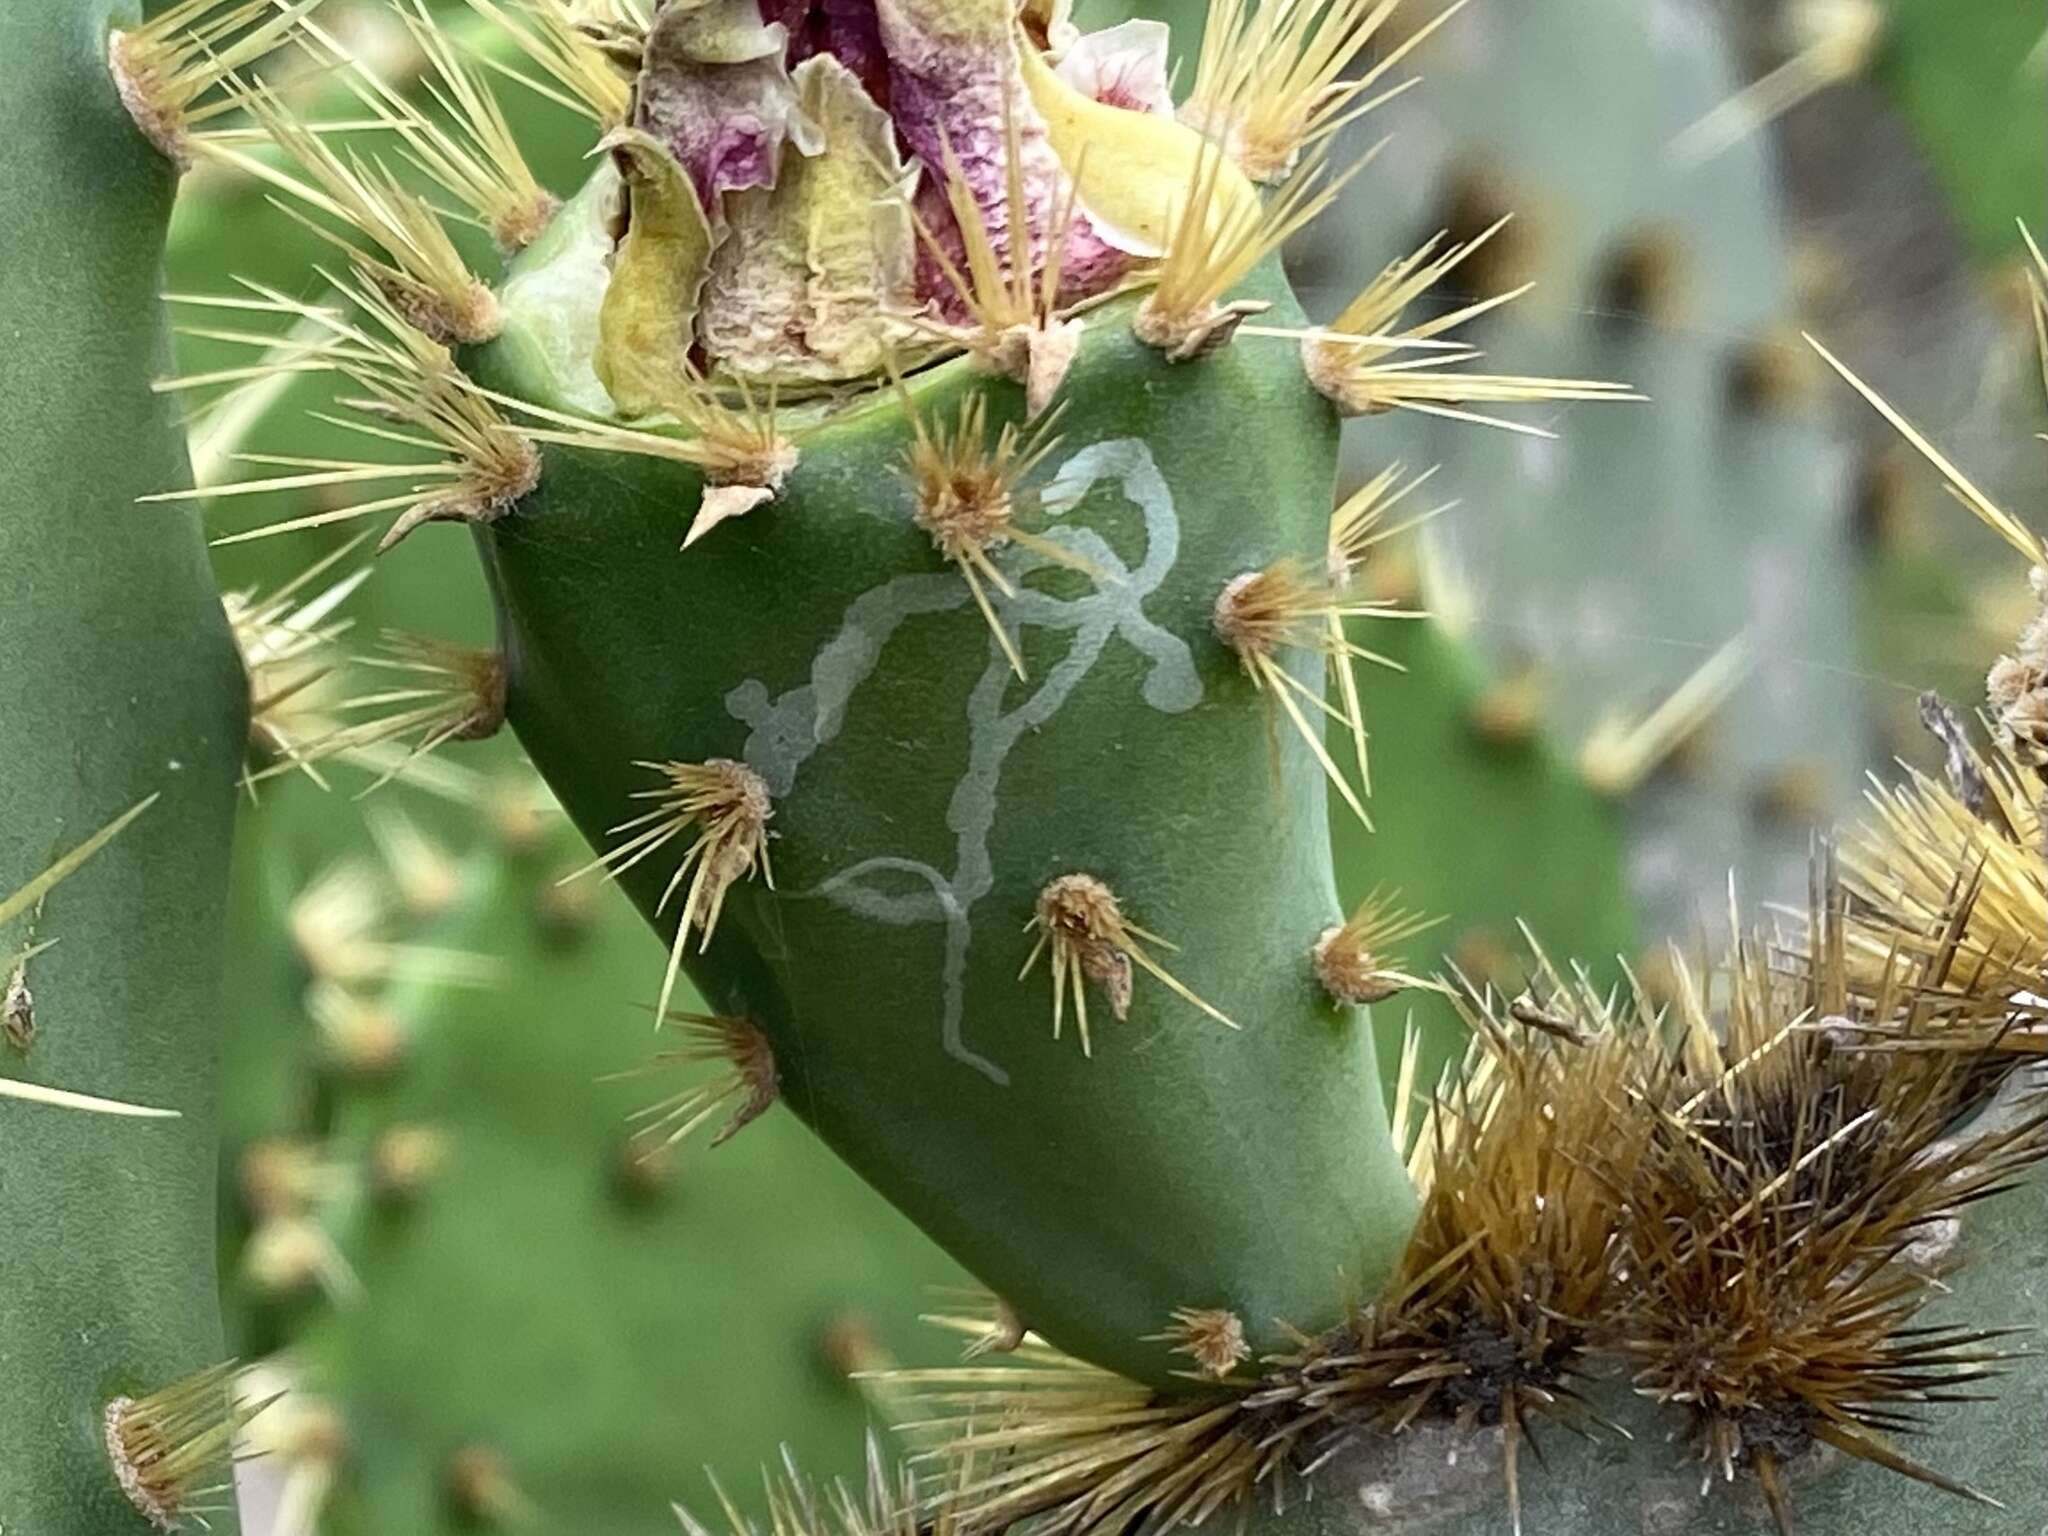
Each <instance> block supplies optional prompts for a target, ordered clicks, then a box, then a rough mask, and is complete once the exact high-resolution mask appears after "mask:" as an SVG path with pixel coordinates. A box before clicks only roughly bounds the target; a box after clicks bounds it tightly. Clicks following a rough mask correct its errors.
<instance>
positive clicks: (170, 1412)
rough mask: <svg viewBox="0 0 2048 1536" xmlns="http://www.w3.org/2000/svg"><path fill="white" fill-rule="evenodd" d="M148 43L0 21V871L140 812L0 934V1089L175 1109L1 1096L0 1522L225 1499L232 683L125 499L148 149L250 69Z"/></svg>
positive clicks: (139, 480) (231, 670)
mask: <svg viewBox="0 0 2048 1536" xmlns="http://www.w3.org/2000/svg"><path fill="white" fill-rule="evenodd" d="M192 9H193V8H191V7H186V8H184V10H185V11H187V12H189V11H191V10H192ZM180 20H181V17H180V13H179V12H178V11H175V10H174V11H172V12H171V13H170V14H169V15H168V16H166V17H164V18H161V22H162V24H163V25H164V26H175V25H177V24H179V22H180ZM259 30H260V29H259ZM163 41H164V35H163V33H162V31H161V30H160V29H159V27H158V26H156V25H150V26H144V25H142V24H140V23H139V21H138V18H137V15H136V10H135V7H134V6H132V5H127V4H116V3H107V0H85V3H79V0H67V3H64V4H60V5H49V6H33V7H11V8H9V10H8V12H7V14H6V15H5V17H4V18H0V96H4V98H5V106H4V107H0V117H4V123H5V133H6V138H7V143H8V150H7V154H6V155H5V157H4V161H0V198H4V199H5V201H6V205H7V207H8V209H9V210H10V212H9V215H8V218H7V223H6V232H5V233H4V234H0V267H4V269H5V271H6V273H7V278H6V284H5V292H4V297H0V332H4V334H5V336H6V337H7V347H6V362H5V364H4V365H0V420H4V421H5V423H6V426H7V442H8V447H7V451H6V454H5V455H4V468H0V562H4V564H5V567H6V569H7V571H8V598H7V601H6V602H5V604H4V605H0V656H4V657H5V658H6V664H5V666H4V667H0V710H4V712H5V716H6V719H7V722H8V725H7V729H8V740H9V747H8V751H7V754H6V758H7V765H6V768H5V770H4V772H0V870H4V871H6V874H7V876H8V877H14V876H20V875H23V874H26V873H27V872H30V871H34V870H36V869H40V868H43V867H44V866H45V865H47V864H48V863H49V862H50V859H51V857H52V855H53V854H56V853H59V852H61V851H62V850H64V849H66V848H70V847H74V846H77V845H79V844H82V843H84V842H86V840H87V838H88V835H89V834H91V833H93V832H94V831H95V829H97V828H100V827H102V826H105V825H107V824H109V823H112V822H113V821H114V820H115V818H116V817H117V816H118V815H119V814H120V813H122V812H123V811H125V810H128V809H129V808H130V807H134V806H136V805H138V804H139V803H141V802H144V801H145V800H146V799H149V798H152V797H154V805H153V807H152V809H151V811H150V813H149V814H147V815H144V816H141V817H139V818H137V819H136V820H135V821H134V823H133V825H132V826H129V827H128V828H127V829H126V830H125V831H123V832H122V834H121V835H120V836H119V837H118V838H115V839H114V840H113V841H112V842H111V843H110V844H109V845H108V846H107V847H106V848H105V850H104V851H103V852H101V853H99V855H98V856H97V857H96V858H95V859H94V860H93V862H92V863H91V865H90V866H88V867H87V868H85V869H83V870H82V871H80V872H79V873H78V874H77V875H76V877H75V878H73V879H72V880H70V881H68V882H67V883H65V884H63V885H62V886H59V887H57V888H55V889H53V890H50V891H48V892H47V893H46V894H47V901H46V902H38V903H37V910H32V911H31V912H30V913H28V914H27V919H28V921H29V923H30V924H31V925H32V927H33V930H34V932H33V937H32V938H27V939H25V940H24V942H23V943H21V944H17V943H16V942H15V940H16V939H17V938H20V937H22V935H21V932H20V930H19V929H13V928H10V932H9V934H8V939H7V942H5V943H4V944H0V948H5V949H6V950H7V951H8V952H9V953H10V954H15V953H16V952H17V951H18V950H19V949H21V948H24V947H34V948H38V949H39V950H40V952H39V953H36V954H34V955H32V956H31V957H30V958H29V959H28V960H27V962H26V968H25V969H23V970H19V971H16V970H15V968H14V967H13V966H12V965H11V966H10V971H11V972H12V973H13V974H12V975H11V978H10V981H11V985H10V988H9V991H10V994H12V996H11V1000H10V1001H11V1006H10V1008H9V1017H10V1024H11V1026H12V1027H11V1028H10V1030H9V1038H8V1040H7V1042H6V1043H5V1044H0V1073H4V1075H5V1076H6V1077H7V1078H8V1079H9V1080H10V1081H11V1082H19V1083H22V1084H26V1085H38V1086H40V1085H54V1086H57V1087H62V1088H67V1089H75V1090H81V1091H86V1092H89V1093H91V1094H93V1095H96V1096H102V1097H105V1098H108V1099H112V1100H118V1101H123V1102H130V1103H137V1104H142V1105H148V1106H153V1107H156V1108H159V1109H163V1110H167V1111H172V1112H175V1114H176V1117H177V1118H175V1119H166V1120H162V1121H160V1122H156V1123H151V1124H139V1125H133V1126H128V1125H117V1124H116V1123H115V1122H113V1121H109V1120H106V1119H104V1118H101V1117H97V1116H88V1115H83V1114H65V1113H60V1112H57V1111H54V1110H45V1109H36V1108H34V1107H31V1106H22V1105H18V1104H14V1103H13V1102H12V1100H11V1099H8V1100H0V1148H4V1165H5V1168H6V1170H7V1171H6V1173H5V1175H4V1176H0V1225H4V1227H5V1230H6V1238H5V1241H4V1245H0V1249H4V1253H0V1289H4V1291H5V1294H6V1303H5V1306H4V1307H0V1359H4V1360H5V1362H6V1365H5V1375H6V1378H7V1389H6V1391H5V1393H4V1394H0V1442H4V1443H5V1445H6V1452H5V1454H4V1455H0V1521H4V1522H5V1523H6V1525H7V1526H8V1528H9V1529H10V1530H11V1529H20V1530H24V1531H28V1530H35V1531H47V1532H52V1533H63V1532H74V1531H75V1532H80V1533H84V1532H93V1533H96V1536H103V1533H108V1532H117V1531H118V1532H128V1531H135V1532H141V1531H147V1530H149V1529H151V1528H152V1526H153V1522H154V1524H155V1525H156V1526H158V1527H161V1526H162V1525H163V1524H164V1522H165V1521H167V1520H168V1519H170V1518H173V1517H175V1516H177V1515H178V1514H180V1513H182V1512H184V1511H185V1510H187V1509H190V1508H192V1507H193V1506H195V1505H204V1504H205V1503H206V1502H208V1501H209V1500H211V1499H214V1498H217V1497H218V1496H217V1494H214V1493H210V1492H203V1491H202V1490H206V1489H210V1488H211V1487H212V1485H213V1484H214V1483H215V1482H216V1481H217V1480H218V1477H219V1474H220V1472H221V1469H222V1467H223V1466H224V1465H225V1462H224V1459H223V1457H224V1454H225V1450H226V1446H225V1435H226V1432H227V1427H228V1425H229V1423H230V1421H231V1419H232V1417H233V1410H232V1408H231V1405H230V1402H229V1393H228V1389H227V1384H226V1380H225V1378H224V1377H221V1376H219V1375H217V1374H215V1375H208V1374H205V1373H206V1372H207V1371H208V1370H209V1368H210V1367H213V1366H214V1365H215V1364H216V1362H218V1361H219V1359H220V1349H221V1337H220V1322H219V1311H218V1307H217V1304H216V1301H215V1296H214V1287H213V1199H212V1176H213V1158H214V1151H213V1115H214V1093H215V1082H214V1066H215V1053H216V1050H217V1045H218V1040H217V1030H218V993H219V981H220V968H221V959H222V956H221V937H222V926H223V918H224V903H225V890H226V873H227V866H228V858H229V835H230V829H231V821H232V814H233V796H234V784H235V778H236V774H237V771H238V769H239V767H240V763H241V758H242V752H243V747H244V743H245V741H246V736H247V731H246V723H245V710H246V691H245V684H244V682H243V679H242V676H241V671H240V668H239V667H238V666H237V664H236V659H235V652H234V648H233V647H232V645H231V644H230V643H229V640H228V633H227V626H226V623H225V621H224V620H223V618H222V616H221V612H220V608H219V604H218V603H217V601H216V600H215V598H214V594H213V588H212V584H211V582H210V580H209V579H208V576H207V571H206V564H205V557H204V550H203V547H202V545H201V542H200V539H199V537H198V520H197V515H196V510H195V509H194V508H193V507H192V506H191V504H190V501H189V499H182V500H181V504H180V505H177V506H175V507H156V508H138V507H136V506H135V505H134V502H135V501H136V500H137V499H138V498H139V497H141V496H143V495H145V494H148V493H155V492H161V491H163V490H165V489H166V488H167V487H175V486H178V485H181V484H184V483H186V481H185V475H186V468H185V462H184V452H183V443H182V438H181V435H180V433H179V431H178V425H177V418H176V413H175V411H174V410H173V409H172V408H171V405H170V403H169V402H167V401H164V400H162V399H159V398H157V397H156V396H154V395H153V394H152V393H151V391H150V380H151V379H152V378H153V377H154V376H155V375H157V374H158V373H160V372H162V371H163V368H164V365H165V363H166V361H167V359H168V355H169V354H168V345H167V332H166V327H165V322H164V317H163V313H162V309H161V306H160V304H159V302H158V299H157V290H158V287H159V284H160V281H161V278H160V270H161V259H162V251H163V243H164V228H165V222H166V220H167V218H168V217H169V213H170V207H171V199H172V196H173V193H174V190H175V187H176V181H177V170H176V166H175V164H174V163H173V159H174V157H175V155H176V153H177V151H178V145H179V137H178V136H179V134H180V133H182V132H183V131H184V127H185V125H186V124H187V123H189V121H190V119H191V117H192V116H193V115H194V113H196V112H197V111H198V110H200V109H199V108H198V107H196V106H195V102H196V101H197V98H198V93H199V92H201V91H203V90H204V89H205V87H206V86H207V85H208V84H210V83H211V79H212V76H211V75H210V74H209V73H208V70H209V68H210V67H211V64H212V63H213V62H215V61H216V60H217V59H219V58H225V57H229V56H233V57H238V58H239V57H242V56H243V55H242V54H240V53H238V52H237V51H236V49H235V48H232V47H230V46H229V45H228V44H227V43H225V42H223V43H222V45H221V48H220V49H219V50H217V53H216V58H215V59H214V60H192V59H189V58H188V59H187V60H185V61H184V64H185V66H188V67H180V66H179V65H178V64H177V62H176V61H175V60H167V59H166V58H165V56H164V54H163V52H162V46H163ZM245 41H247V40H245ZM265 45H266V41H265V39H263V38H261V37H259V38H257V39H256V40H254V41H252V42H248V46H249V47H251V48H260V47H261V46H265ZM110 51H111V52H112V54H113V56H114V59H115V61H116V64H117V66H118V75H117V73H116V72H110V69H109V56H110ZM145 134H147V135H148V136H147V137H146V136H145ZM152 140H154V142H152ZM0 883H4V884H7V885H10V886H11V885H12V884H13V883H14V881H13V879H11V878H6V879H0ZM7 915H8V918H9V920H10V923H12V922H13V921H14V920H15V919H16V918H18V917H21V916H22V914H18V913H16V912H13V911H10V912H9V913H8V914H7ZM180 1382H183V1383H184V1385H183V1386H182V1387H179V1386H174V1385H173V1384H174V1383H180ZM223 1527H227V1528H231V1527H232V1514H231V1512H230V1513H228V1514H226V1515H224V1516H223V1518H222V1524H221V1525H217V1526H216V1529H221V1528H223Z"/></svg>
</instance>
